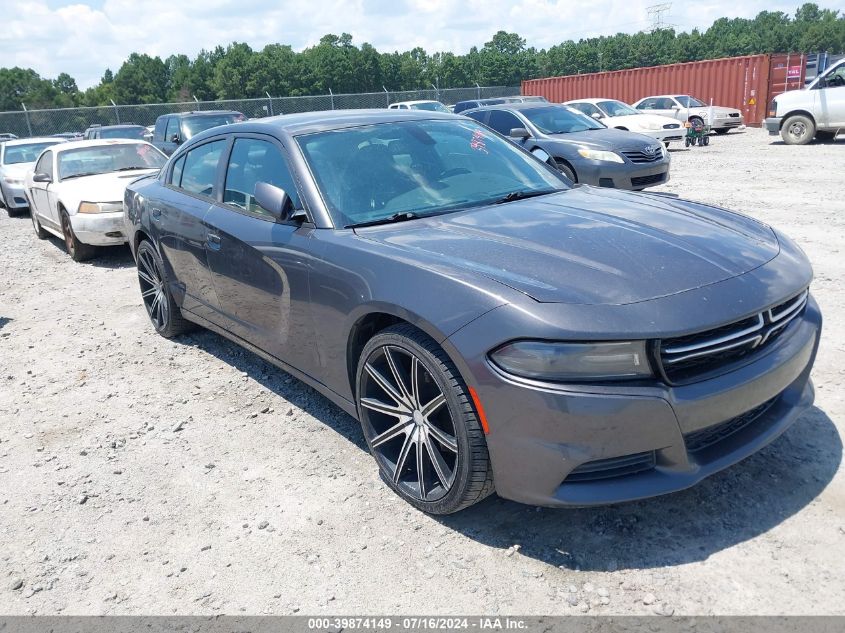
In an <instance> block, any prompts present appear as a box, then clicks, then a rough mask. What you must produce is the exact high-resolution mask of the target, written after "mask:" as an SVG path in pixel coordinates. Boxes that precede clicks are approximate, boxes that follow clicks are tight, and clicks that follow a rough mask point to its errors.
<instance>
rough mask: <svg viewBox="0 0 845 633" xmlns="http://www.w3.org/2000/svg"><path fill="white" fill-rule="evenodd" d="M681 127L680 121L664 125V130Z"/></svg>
mask: <svg viewBox="0 0 845 633" xmlns="http://www.w3.org/2000/svg"><path fill="white" fill-rule="evenodd" d="M679 127H681V124H680V123H667V124H666V125H664V126H663V129H664V130H675V129H677V128H679Z"/></svg>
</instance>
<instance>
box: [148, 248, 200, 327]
mask: <svg viewBox="0 0 845 633" xmlns="http://www.w3.org/2000/svg"><path fill="white" fill-rule="evenodd" d="M136 259H137V271H138V285H139V286H140V288H141V302H142V303H143V304H144V309H145V310H146V311H147V316H148V317H149V319H150V323H152V325H153V327H154V328H155V331H156V332H158V333H159V334H161V335H162V336H163V337H164V338H173V337H174V336H178V335H180V334H183V333H185V332H187V331H189V330H192V329H193V327H194V326H193V324H192V323H191V322H189V321H186V320H185V319H184V318H183V317H182V310H181V309H180V308H179V306H178V305H176V301H175V300H174V299H173V294H172V293H171V292H170V282H169V280H168V278H167V276H166V275H165V273H164V265H163V264H162V261H161V257H159V255H158V253H157V252H156V249H155V248H153V245H152V244H151V243H150V242H148V241H147V240H144V241H142V242H141V243H140V244H139V245H138V256H137V258H136Z"/></svg>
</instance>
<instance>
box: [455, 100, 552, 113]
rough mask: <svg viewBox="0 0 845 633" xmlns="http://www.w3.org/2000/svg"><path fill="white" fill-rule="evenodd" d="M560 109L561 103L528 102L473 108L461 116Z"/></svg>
mask: <svg viewBox="0 0 845 633" xmlns="http://www.w3.org/2000/svg"><path fill="white" fill-rule="evenodd" d="M555 106H557V107H560V108H563V107H565V106H563V105H562V104H560V103H549V102H546V101H526V102H523V103H499V104H493V105H487V106H481V107H480V108H473V109H472V110H465V111H464V112H461V114H467V113H468V112H475V111H477V110H517V111H522V110H536V109H537V108H549V107H555Z"/></svg>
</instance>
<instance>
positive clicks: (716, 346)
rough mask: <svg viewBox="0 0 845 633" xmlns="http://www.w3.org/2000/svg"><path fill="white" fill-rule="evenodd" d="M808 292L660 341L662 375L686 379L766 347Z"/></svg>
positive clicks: (800, 307)
mask: <svg viewBox="0 0 845 633" xmlns="http://www.w3.org/2000/svg"><path fill="white" fill-rule="evenodd" d="M808 297H809V291H808V290H804V291H803V292H802V293H801V294H799V295H797V296H795V297H792V298H791V299H789V300H787V301H784V302H783V303H780V304H778V305H776V306H775V307H773V308H771V309H769V310H765V311H763V312H759V313H758V314H755V315H754V316H752V317H748V318H747V319H743V320H741V321H736V322H734V323H730V324H728V325H723V326H721V327H718V328H715V329H712V330H706V331H704V332H696V333H695V334H689V335H687V336H679V337H676V338H671V339H664V340H663V341H661V342H660V363H661V366H662V368H663V373H664V374H665V376H666V378H667V379H668V380H669V381H670V382H673V383H679V382H686V381H689V380H692V379H694V378H696V377H700V376H702V375H704V374H708V373H711V372H714V371H718V370H721V369H724V368H726V367H729V366H730V365H731V364H733V363H735V362H737V361H740V360H742V359H744V358H746V357H747V356H750V355H751V354H754V353H756V352H758V351H760V350H761V349H764V348H765V347H767V346H769V345H770V344H771V343H772V341H774V340H775V339H776V338H777V337H778V336H780V334H781V333H782V332H783V331H784V330H785V329H786V328H787V327H788V326H789V324H790V323H792V322H793V321H794V320H795V319H796V318H797V317H798V316H800V315H801V313H802V312H803V310H804V307H805V306H806V305H807V298H808Z"/></svg>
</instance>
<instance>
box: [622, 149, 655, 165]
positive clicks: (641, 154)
mask: <svg viewBox="0 0 845 633" xmlns="http://www.w3.org/2000/svg"><path fill="white" fill-rule="evenodd" d="M647 149H650V150H652V151H645V150H636V151H630V152H622V155H623V156H624V157H625V158H627V159H628V160H629V161H631V162H632V163H634V164H636V165H642V164H645V163H653V162H655V161H658V160H660V159H662V158H663V152H662V151H661V150H660V146H659V145H655V146H654V147H651V148H647Z"/></svg>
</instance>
